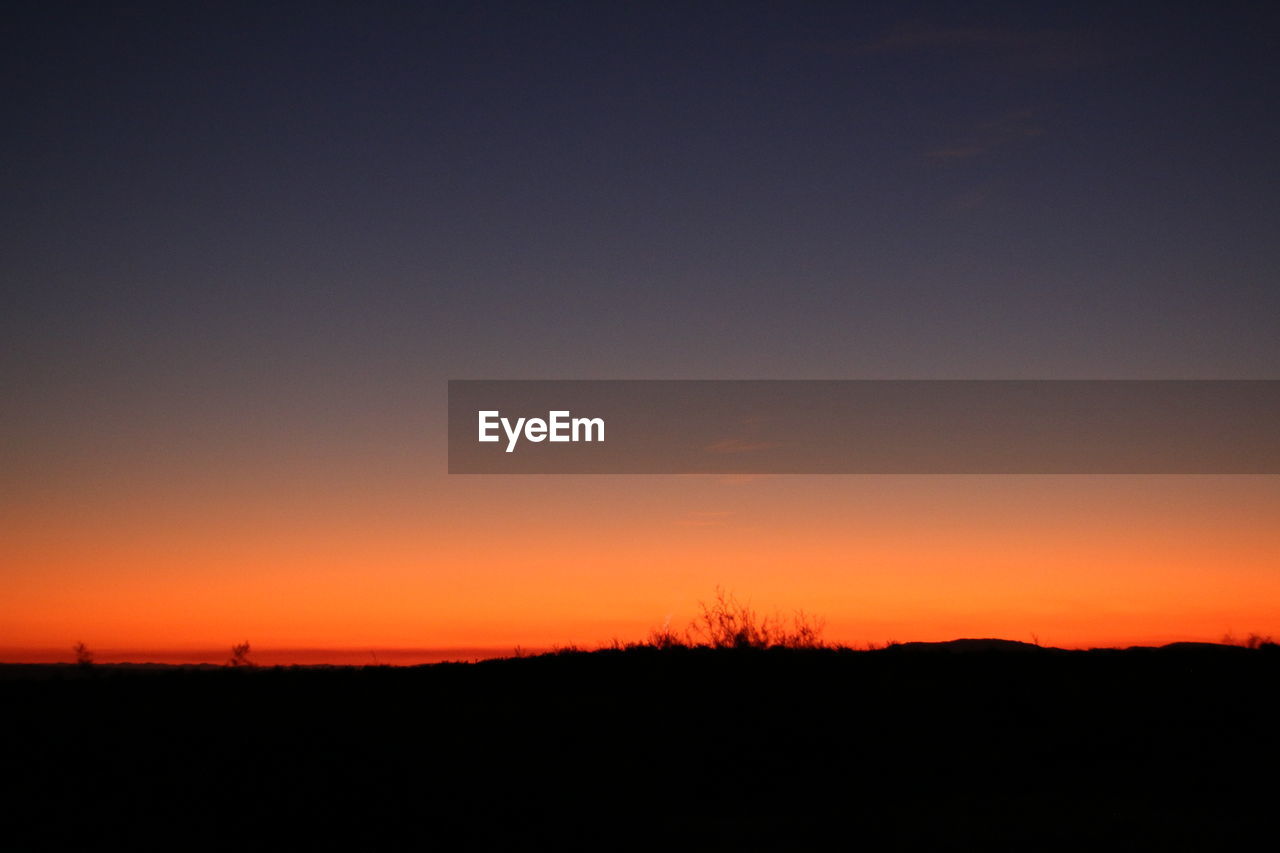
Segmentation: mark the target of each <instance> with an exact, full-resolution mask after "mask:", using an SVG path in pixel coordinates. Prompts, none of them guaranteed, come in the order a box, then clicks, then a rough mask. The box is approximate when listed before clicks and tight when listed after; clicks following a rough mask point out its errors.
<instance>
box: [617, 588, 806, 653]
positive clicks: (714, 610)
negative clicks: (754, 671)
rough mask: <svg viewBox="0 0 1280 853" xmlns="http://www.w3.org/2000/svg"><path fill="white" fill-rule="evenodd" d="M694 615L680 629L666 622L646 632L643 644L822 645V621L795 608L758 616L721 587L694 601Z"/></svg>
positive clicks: (675, 646) (715, 646)
mask: <svg viewBox="0 0 1280 853" xmlns="http://www.w3.org/2000/svg"><path fill="white" fill-rule="evenodd" d="M698 609H699V613H698V617H697V618H696V619H694V620H693V621H692V622H691V623H690V624H689V627H688V628H687V629H686V630H685V631H684V632H683V633H680V632H677V631H673V630H672V629H671V626H670V624H667V625H663V626H662V627H661V628H655V629H654V630H652V631H650V632H649V636H648V637H647V638H646V640H645V642H644V643H641V644H639V645H644V646H651V647H653V648H657V649H687V648H691V647H699V646H701V647H707V648H713V649H771V648H787V649H818V648H825V647H826V644H825V643H823V641H822V632H823V630H824V628H825V624H826V623H825V621H824V620H822V619H820V618H817V617H814V616H811V615H809V614H807V613H805V612H804V611H803V610H797V611H796V612H795V613H793V614H792V616H791V618H790V619H786V618H784V617H782V616H781V615H780V614H774V615H773V616H761V615H760V614H759V613H757V612H756V611H755V609H754V608H752V607H751V606H750V605H749V604H746V603H744V602H741V601H739V600H738V599H737V597H736V596H734V595H733V594H732V593H730V592H726V591H725V590H724V589H723V588H722V587H716V591H715V596H714V597H713V598H712V599H711V600H710V601H699V602H698Z"/></svg>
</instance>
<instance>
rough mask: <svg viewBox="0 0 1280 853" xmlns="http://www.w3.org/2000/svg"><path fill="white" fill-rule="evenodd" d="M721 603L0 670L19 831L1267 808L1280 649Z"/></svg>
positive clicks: (906, 823) (1158, 821) (1171, 815)
mask: <svg viewBox="0 0 1280 853" xmlns="http://www.w3.org/2000/svg"><path fill="white" fill-rule="evenodd" d="M708 615H709V617H710V626H711V628H712V629H713V630H716V631H719V632H720V633H718V634H716V635H713V636H712V637H711V638H707V639H706V640H705V641H704V642H702V643H700V644H689V643H687V642H682V643H679V644H672V643H673V642H674V641H672V642H670V643H667V645H666V646H664V645H663V642H653V643H643V644H634V645H630V646H626V645H622V644H619V645H617V646H615V647H612V648H606V649H602V650H600V651H595V652H584V651H581V650H577V649H575V648H573V647H566V648H562V649H558V650H557V651H556V652H555V653H549V654H543V655H526V656H524V657H521V658H507V659H503V660H491V661H487V662H482V663H479V664H439V665H433V666H425V667H385V666H384V667H375V666H369V667H359V668H357V667H350V668H344V667H316V668H308V667H263V666H258V667H239V668H232V667H120V666H111V665H103V664H97V665H96V666H95V669H96V670H98V672H95V673H94V674H93V677H89V676H88V675H87V674H86V673H84V672H82V671H81V670H80V669H79V668H77V667H75V666H67V665H61V666H0V707H4V708H5V714H6V725H5V726H4V727H3V728H0V755H3V756H4V757H5V766H6V776H7V778H8V779H9V780H11V781H14V780H16V781H17V785H16V788H17V790H16V792H12V793H10V794H8V795H7V796H6V797H5V800H4V801H5V803H6V809H7V812H8V817H7V823H6V832H5V835H4V844H3V845H0V846H5V847H7V848H12V849H41V848H44V849H49V848H52V849H84V848H100V847H102V846H104V845H105V844H106V842H107V841H108V840H109V839H113V838H117V837H119V838H126V837H127V838H130V839H132V841H133V843H134V846H135V847H136V846H166V845H164V844H162V843H157V844H154V845H153V844H147V845H141V844H140V839H147V840H150V841H155V842H166V841H167V842H169V844H168V845H167V846H182V840H183V839H189V838H190V837H191V836H192V833H198V834H199V836H200V838H201V839H203V840H206V841H211V842H214V843H218V844H220V845H222V846H228V847H233V848H234V847H236V846H242V845H243V841H244V839H245V838H254V839H259V840H261V841H262V843H263V844H264V845H266V846H274V847H280V848H282V849H296V848H299V847H307V846H316V845H315V844H314V842H321V841H322V842H327V844H328V846H333V845H335V844H337V845H338V846H346V847H351V848H353V849H373V848H379V847H387V846H396V847H406V846H408V847H425V846H442V845H444V846H448V845H445V843H444V841H442V839H444V838H450V837H454V836H458V835H461V836H462V837H463V838H464V839H465V841H466V844H465V845H463V846H467V847H472V848H476V847H483V848H500V849H515V848H523V849H527V848H548V849H568V848H576V849H584V848H588V849H608V848H610V847H616V846H617V845H618V843H619V839H620V838H623V837H625V838H626V840H627V841H628V842H631V843H632V844H633V845H634V844H645V845H646V846H672V844H673V841H672V840H673V839H680V841H679V842H678V843H676V845H675V846H684V845H697V846H705V847H709V848H713V849H724V848H730V849H747V848H760V847H765V848H770V849H807V848H810V847H813V846H816V845H819V844H821V843H824V839H830V838H832V837H834V838H837V839H841V843H847V844H848V845H849V846H854V845H857V846H863V847H869V848H873V849H879V848H883V847H886V846H895V847H903V846H906V847H914V848H920V847H924V848H930V849H938V848H940V847H946V848H953V847H965V848H967V849H984V850H985V849H1043V848H1044V847H1047V846H1060V847H1070V848H1074V849H1091V848H1095V847H1108V846H1115V845H1116V844H1117V843H1129V842H1130V841H1131V842H1132V843H1133V846H1136V847H1141V848H1144V849H1156V848H1159V849H1189V848H1190V849H1211V850H1213V849H1234V848H1236V847H1240V846H1242V845H1243V843H1244V842H1245V841H1246V840H1247V839H1248V838H1249V835H1250V830H1254V831H1256V830H1257V829H1258V828H1259V827H1260V826H1264V825H1265V824H1266V822H1267V821H1269V820H1270V819H1271V817H1270V816H1271V815H1272V814H1273V813H1274V808H1273V807H1274V803H1273V802H1272V797H1271V794H1270V792H1269V791H1268V790H1267V789H1265V788H1263V787H1261V786H1258V785H1256V783H1254V781H1253V779H1254V775H1253V774H1251V773H1250V772H1249V770H1250V768H1256V767H1268V766H1273V765H1274V764H1275V762H1276V760H1277V758H1280V727H1277V726H1276V725H1275V721H1274V709H1275V707H1276V706H1277V702H1278V701H1280V677H1277V676H1280V654H1275V653H1274V651H1275V646H1274V645H1268V644H1266V643H1265V642H1259V643H1257V644H1255V645H1256V647H1255V648H1252V649H1251V648H1248V647H1247V645H1248V644H1247V643H1246V644H1245V646H1246V647H1234V646H1221V645H1216V644H1176V645H1173V646H1169V647H1165V648H1160V649H1128V650H1116V649H1103V650H1095V651H1065V650H1062V649H1054V648H1050V647H1042V646H1035V645H1032V644H1030V643H1018V642H1012V641H1002V640H962V641H956V642H951V643H901V644H896V645H891V646H886V647H884V648H879V649H876V650H874V651H862V650H857V651H855V650H852V649H847V648H835V647H830V646H820V647H816V648H796V647H795V646H794V645H788V644H787V643H786V637H787V636H792V635H794V634H795V633H796V631H795V628H794V627H793V626H792V625H791V624H790V623H788V624H787V625H786V630H785V631H784V632H783V633H782V634H781V635H780V634H778V633H774V632H773V631H772V629H770V630H765V629H764V628H763V627H762V626H761V619H760V618H759V617H758V616H757V615H756V614H753V613H751V612H750V608H745V609H744V608H743V607H742V606H741V605H740V604H735V603H734V602H733V601H732V599H731V598H730V597H729V596H725V597H724V598H723V600H721V599H720V598H717V599H716V600H714V601H712V602H710V603H709V605H708ZM771 624H772V621H771ZM704 625H706V623H705V622H704ZM753 626H754V628H753ZM658 633H659V639H660V640H661V638H662V637H665V636H667V634H665V633H663V632H658ZM717 638H718V640H719V643H718V645H716V640H717ZM685 639H688V638H685ZM246 655H247V650H246ZM242 657H243V656H242ZM102 675H106V676H108V677H101V676H102ZM85 720H92V721H93V725H92V726H91V727H90V726H86V725H85ZM246 720H248V721H251V725H246V724H244V721H246ZM228 721H236V722H235V724H232V725H229V724H228ZM552 779H554V780H556V782H555V784H552V782H551V780H552ZM817 779H821V780H824V781H823V782H822V784H812V780H817ZM1027 780H1034V784H1027ZM68 802H74V803H76V808H75V809H74V810H70V811H68V810H67V809H65V804H66V803H68ZM42 807H43V808H45V809H50V808H51V809H54V810H56V811H57V812H58V814H57V816H56V818H55V819H38V818H36V817H35V816H36V815H38V814H39V813H40V810H41V808H42ZM264 831H265V832H268V833H275V834H274V835H269V836H264V835H262V834H261V833H263V832H264ZM268 839H271V840H268ZM828 843H829V842H828Z"/></svg>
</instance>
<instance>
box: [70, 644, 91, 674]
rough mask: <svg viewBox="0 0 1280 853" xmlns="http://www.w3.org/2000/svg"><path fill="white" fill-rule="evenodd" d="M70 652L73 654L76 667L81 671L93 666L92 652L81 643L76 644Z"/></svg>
mask: <svg viewBox="0 0 1280 853" xmlns="http://www.w3.org/2000/svg"><path fill="white" fill-rule="evenodd" d="M71 650H72V651H73V652H75V656H76V665H77V666H79V667H81V668H83V669H87V668H89V667H91V666H93V652H91V651H90V650H89V647H88V646H86V645H85V644H84V643H83V642H79V643H76V644H75V645H74V646H72V647H71Z"/></svg>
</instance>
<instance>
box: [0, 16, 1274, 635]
mask: <svg viewBox="0 0 1280 853" xmlns="http://www.w3.org/2000/svg"><path fill="white" fill-rule="evenodd" d="M0 39H2V43H0V44H2V47H3V49H2V50H0V67H2V70H3V79H4V80H5V81H6V82H5V85H4V88H3V93H4V116H5V121H4V122H3V127H2V128H0V146H2V147H0V162H3V169H2V174H3V183H2V184H0V193H3V195H2V198H3V204H2V205H0V215H2V216H3V229H0V273H2V279H0V280H2V281H3V287H2V291H0V298H2V299H3V302H2V303H0V304H2V305H3V311H2V312H0V394H2V395H3V396H2V397H0V399H2V400H3V405H0V442H2V444H0V447H2V448H3V449H2V450H0V578H2V581H0V583H2V584H3V586H2V588H0V650H7V651H5V652H4V654H5V655H8V656H11V657H22V656H23V655H30V654H33V652H32V651H31V650H34V649H56V650H60V651H59V652H58V653H59V654H65V652H64V651H61V650H66V649H68V648H69V646H70V644H71V643H73V642H75V641H76V640H84V641H85V642H86V643H88V644H89V645H90V646H91V647H96V648H101V649H111V648H117V649H132V650H150V651H152V652H157V651H159V650H164V649H175V648H221V647H224V646H229V645H230V643H232V642H235V641H238V640H240V639H244V638H248V639H249V640H250V641H251V642H253V643H254V645H255V646H259V647H276V648H295V649H296V648H393V647H396V648H404V647H415V648H416V647H443V646H491V647H495V648H498V647H502V648H509V647H510V646H512V645H514V644H517V643H520V644H523V645H525V646H527V647H536V646H540V645H547V644H551V643H565V642H578V643H587V644H591V643H595V642H599V641H604V640H608V639H609V638H611V637H614V636H619V637H622V638H624V639H630V638H639V637H640V636H642V635H643V634H644V633H645V632H646V631H647V630H648V629H649V628H650V627H654V626H658V625H661V624H662V623H663V622H664V621H665V620H668V619H670V620H671V622H672V624H674V625H676V626H677V627H678V626H681V625H683V624H684V623H685V622H687V620H688V619H689V618H690V617H691V616H692V615H693V614H694V611H695V609H696V602H697V600H698V599H700V598H706V597H708V595H709V594H710V593H711V592H712V589H713V588H714V586H715V585H716V584H722V585H724V586H726V587H728V588H731V589H733V590H734V591H736V592H737V593H738V594H739V596H740V597H743V598H750V599H751V600H752V602H753V603H755V604H756V605H757V606H758V607H760V608H761V609H764V610H771V609H773V608H774V607H777V608H781V609H782V610H784V611H785V610H789V609H791V608H795V607H803V608H805V609H807V610H809V611H811V612H816V613H819V614H823V615H825V616H826V618H827V622H828V636H829V638H831V639H840V640H847V641H852V642H864V641H868V640H872V641H883V640H886V639H898V640H906V639H947V638H950V637H955V636H964V635H967V636H973V635H998V636H1005V637H1009V638H1012V639H1029V638H1030V637H1031V635H1032V634H1033V633H1034V634H1036V635H1037V636H1038V637H1039V638H1040V640H1041V641H1042V642H1053V643H1057V644H1061V645H1088V644H1093V643H1108V644H1109V643H1127V642H1147V641H1160V640H1166V639H1175V638H1201V639H1205V638H1207V639H1217V638H1218V637H1220V636H1221V635H1222V634H1223V633H1225V632H1227V631H1235V632H1237V633H1244V632H1248V631H1260V632H1264V633H1277V634H1280V523H1278V522H1280V478H1275V477H1145V478H1144V477H1110V478H1106V477H807V478H806V477H764V478H711V477H705V478H699V477H631V478H627V477H596V478H591V477H528V478H519V477H470V478H468V477H449V476H448V475H447V474H445V464H446V460H445V406H444V403H445V381H446V380H447V379H449V378H517V379H519V378H547V379H556V378H725V379H732V378H834V379H841V378H1203V379H1216V378H1223V379H1228V378H1277V377H1278V376H1280V370H1278V367H1280V334H1278V333H1280V322H1278V320H1280V277H1278V275H1277V274H1278V273H1280V240H1277V239H1276V234H1277V233H1280V200H1278V198H1277V189H1278V188H1280V167H1278V166H1277V161H1276V157H1275V152H1276V151H1277V150H1280V119H1278V118H1277V111H1276V108H1275V105H1276V104H1277V103H1280V68H1278V67H1277V64H1276V63H1275V61H1274V46H1275V44H1276V43H1277V42H1278V39H1280V10H1278V8H1277V7H1276V4H1274V3H1196V4H1188V3H1168V2H1162V3H1150V4H1140V3H1124V4H1117V3H1096V4H1095V3H1071V4H1062V6H1061V7H1060V8H1058V7H1055V6H1053V5H1046V4H1034V3H1026V2H1019V3H966V4H955V3H902V2H895V3H882V4H877V3H857V4H849V3H799V4H795V3H788V4H782V3H777V4H754V3H740V2H735V3H723V4H720V3H698V4H687V3H680V4H660V3H627V4H623V3H596V4H588V3H546V4H514V3H512V4H507V3H502V4H493V3H434V4H390V3H388V4H376V3H364V4H354V3H353V4H338V3H332V4H331V3H305V4H303V3H299V4H272V3H245V4H234V3H232V4H224V3H220V4H209V5H206V6H203V7H200V6H198V5H196V4H176V5H175V4H148V3H132V4H127V5H114V4H99V3H93V4H66V3H19V4H11V5H10V6H9V7H7V8H6V13H5V20H4V22H3V35H0Z"/></svg>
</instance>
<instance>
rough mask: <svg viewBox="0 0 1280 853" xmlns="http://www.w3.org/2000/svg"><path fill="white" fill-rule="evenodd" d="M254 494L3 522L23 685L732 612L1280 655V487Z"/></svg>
mask: <svg viewBox="0 0 1280 853" xmlns="http://www.w3.org/2000/svg"><path fill="white" fill-rule="evenodd" d="M244 478H245V479H244V480H243V481H237V480H236V479H235V478H234V477H223V478H219V477H217V476H215V475H214V473H213V472H206V475H205V478H204V479H203V480H199V479H197V480H194V481H188V482H184V483H181V484H172V483H165V482H159V481H155V480H152V481H150V482H139V483H135V484H134V485H135V486H136V488H134V489H132V490H126V491H122V492H121V493H120V494H119V496H117V497H116V498H114V499H113V500H111V501H110V502H107V501H105V500H101V499H98V498H96V497H95V496H92V495H85V496H80V497H77V498H75V499H73V498H69V497H66V493H65V492H60V493H58V494H57V495H55V496H54V497H51V498H48V499H46V500H43V501H41V500H34V499H32V500H26V501H23V502H13V501H11V502H10V504H9V505H8V506H6V507H5V514H4V516H3V529H2V534H3V535H2V536H0V564H3V565H4V566H5V567H7V568H6V575H7V580H6V596H5V597H6V601H5V605H4V610H5V615H4V620H3V621H4V630H3V636H2V637H0V648H2V649H3V650H4V652H3V653H4V656H5V657H6V659H9V660H17V659H22V658H23V657H24V656H30V655H33V654H37V650H43V651H39V654H41V655H48V654H50V652H49V651H48V650H56V649H66V652H64V653H63V657H64V659H69V658H70V646H71V644H72V643H74V642H76V641H79V640H83V641H84V642H85V643H86V644H88V646H89V647H90V648H94V649H102V650H107V649H129V650H142V651H149V652H151V653H152V654H153V656H154V655H159V654H160V653H165V654H168V653H170V652H174V651H175V650H193V649H204V650H211V649H222V648H226V647H229V646H230V644H231V643H232V642H238V641H239V640H242V639H248V640H249V641H250V642H251V643H252V644H253V646H254V648H255V649H259V650H262V652H263V653H266V652H269V651H270V650H289V649H292V650H307V649H312V650H315V649H330V650H354V651H353V652H352V653H355V654H358V655H364V654H365V653H366V652H370V653H371V654H376V653H377V650H378V649H381V650H383V654H384V655H393V656H394V655H395V654H401V652H396V651H395V650H415V649H418V650H420V649H449V648H466V649H491V650H494V653H496V654H502V653H509V652H510V650H511V649H513V648H515V647H516V646H521V647H523V648H525V649H538V648H548V647H551V646H553V645H567V644H576V645H580V646H583V647H595V646H598V645H602V644H607V643H608V642H609V641H610V640H611V639H613V638H617V639H620V640H622V641H624V642H625V641H637V640H641V639H643V638H644V637H645V636H646V635H647V634H648V632H649V630H650V629H652V628H655V627H659V626H661V625H663V624H664V623H669V624H671V626H672V627H674V628H677V629H679V628H682V627H683V626H684V625H686V624H688V622H689V621H690V620H691V619H692V618H693V617H694V615H695V614H696V612H697V605H698V602H699V600H702V599H706V598H708V597H709V596H710V595H711V594H712V592H713V590H714V588H715V587H716V586H717V585H720V586H723V587H725V588H726V589H729V590H732V591H733V592H735V593H736V594H737V595H738V597H739V598H741V599H743V600H749V601H750V602H751V603H752V604H753V606H755V607H756V608H757V609H758V610H760V611H762V612H764V613H772V612H773V611H774V610H775V609H776V610H778V611H780V612H781V613H783V614H786V613H788V612H790V611H792V610H795V609H801V608H802V609H804V610H805V611H807V612H809V613H812V614H816V615H819V616H821V617H823V618H825V620H826V626H827V628H826V633H825V638H826V639H827V640H829V641H832V642H842V643H848V644H852V645H864V644H866V643H869V642H871V643H883V642H885V641H888V640H897V641H909V640H926V641H931V640H947V639H954V638H957V637H1002V638H1006V639H1013V640H1024V641H1030V640H1031V639H1032V638H1033V637H1035V638H1038V640H1039V642H1040V643H1042V644H1045V645H1055V646H1063V647H1088V646H1102V645H1107V646H1110V645H1131V644H1156V643H1163V642H1170V641H1174V640H1207V641H1217V640H1218V639H1220V638H1221V637H1222V636H1223V635H1224V634H1226V633H1228V632H1234V633H1235V634H1237V635H1243V634H1247V633H1249V632H1258V633H1263V634H1267V633H1271V634H1278V635H1280V611H1277V608H1276V606H1275V602H1277V601H1280V572H1278V571H1277V568H1280V566H1278V564H1277V557H1278V555H1280V524H1276V521H1277V519H1280V478H1275V477H760V478H716V477H630V478H627V477H594V478H593V477H524V478H521V477H507V478H498V477H491V478H485V477H479V478H452V479H450V478H445V477H441V476H439V475H436V476H435V477H434V478H432V477H425V478H424V479H423V484H422V485H416V484H414V483H413V482H412V481H411V480H410V479H409V478H408V476H407V475H405V477H404V479H401V480H395V479H394V478H389V479H387V480H383V481H380V482H379V484H378V488H376V489H375V488H370V487H368V484H366V487H365V488H357V487H355V485H354V484H351V483H348V484H347V486H349V488H342V489H336V488H335V487H334V485H333V484H332V483H330V484H329V488H327V489H326V490H323V491H321V490H311V489H309V488H308V481H307V479H306V478H305V477H304V476H303V473H302V472H295V473H294V474H293V475H291V476H281V477H279V478H278V479H277V480H276V481H275V484H274V487H273V488H265V489H264V488H252V487H251V482H250V479H251V478H250V477H249V474H248V472H245V474H244ZM291 654H296V656H297V657H298V661H297V662H308V660H307V659H306V658H308V656H309V655H310V654H311V653H308V652H305V651H298V652H296V653H291ZM344 654H346V653H345V652H344ZM472 656H479V655H468V657H472ZM103 659H104V660H105V658H103ZM263 662H267V661H266V660H264V661H263ZM274 662H289V661H286V660H277V661H274ZM415 662H416V661H415Z"/></svg>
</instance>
